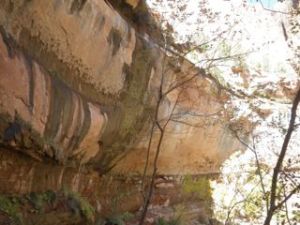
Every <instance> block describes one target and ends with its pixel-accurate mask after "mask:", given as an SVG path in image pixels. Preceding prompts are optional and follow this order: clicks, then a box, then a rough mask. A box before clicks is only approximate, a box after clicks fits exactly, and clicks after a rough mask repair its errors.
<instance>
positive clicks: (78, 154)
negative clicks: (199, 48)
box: [0, 0, 240, 174]
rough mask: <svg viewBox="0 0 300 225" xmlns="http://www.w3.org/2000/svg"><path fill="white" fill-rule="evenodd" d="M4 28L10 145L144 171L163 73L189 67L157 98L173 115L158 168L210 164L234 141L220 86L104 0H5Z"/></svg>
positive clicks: (5, 135)
mask: <svg viewBox="0 0 300 225" xmlns="http://www.w3.org/2000/svg"><path fill="white" fill-rule="evenodd" d="M132 2H133V3H132ZM134 2H135V1H130V4H131V3H132V4H135V3H134ZM0 30H1V40H0V51H1V52H0V93H1V95H0V144H1V145H2V146H5V147H6V148H10V149H13V150H18V151H21V152H23V153H26V154H28V155H30V156H32V157H34V158H36V159H38V160H41V161H43V160H44V161H45V160H46V161H47V160H48V159H49V158H51V159H54V160H55V161H58V162H61V163H64V164H68V163H70V164H73V163H76V164H83V163H89V164H92V166H93V167H95V168H97V169H98V170H100V171H101V172H102V173H105V172H107V171H109V170H111V169H112V168H113V167H115V166H116V167H115V170H114V171H115V172H117V173H120V172H121V173H124V172H126V173H128V172H141V171H142V170H143V166H144V163H145V156H146V154H147V143H148V140H149V130H151V118H153V114H154V112H155V106H156V99H157V95H158V91H159V88H160V84H161V81H162V79H161V77H162V76H164V77H166V78H165V80H164V89H165V90H168V89H169V88H172V86H173V85H174V84H176V83H178V82H180V81H182V80H183V79H186V78H189V76H193V74H197V78H195V79H191V80H190V82H186V83H185V85H183V86H181V87H180V88H176V89H174V91H172V92H170V93H169V94H168V95H166V98H165V100H164V102H163V104H162V106H161V107H160V110H159V114H160V118H162V119H164V118H165V117H166V116H168V115H169V114H170V112H171V111H172V109H173V108H174V107H173V106H174V105H175V103H176V110H175V111H173V112H175V114H176V115H178V116H177V117H176V118H175V119H174V118H173V117H172V121H171V122H170V124H169V125H168V127H167V132H166V136H165V138H164V141H163V151H162V153H161V157H160V161H159V172H160V173H164V174H178V173H180V174H183V173H211V172H216V171H217V170H218V168H219V166H220V164H221V163H222V162H223V161H224V160H225V159H226V158H227V157H228V156H229V155H230V154H231V153H232V152H233V151H235V150H236V149H237V148H239V147H240V146H239V144H238V143H237V141H236V140H235V139H234V138H233V137H232V136H231V134H230V132H229V130H228V128H227V127H228V124H227V122H228V118H227V115H225V113H224V111H223V106H224V102H225V101H226V95H225V94H224V93H222V92H220V91H219V90H217V88H216V86H215V85H214V84H213V82H212V81H210V80H209V79H207V78H206V77H204V76H201V74H202V75H203V73H202V71H200V70H198V69H196V68H194V66H193V65H192V64H190V63H189V62H187V61H183V62H182V61H181V62H179V61H176V60H175V61H174V60H173V58H172V57H169V56H166V54H165V53H164V51H163V50H162V49H161V48H159V47H158V46H157V45H156V44H155V43H154V42H153V41H151V39H150V38H149V35H147V34H146V33H139V32H137V30H138V29H136V28H133V26H132V25H129V23H127V22H126V20H125V19H123V18H122V17H121V16H120V15H119V13H118V12H117V11H115V10H114V9H113V8H112V6H111V5H110V4H108V3H106V1H102V0H89V1H80V0H51V1H40V0H31V1H28V0H14V1H12V0H4V2H3V4H1V5H0ZM141 30H142V29H141ZM178 99H179V100H178ZM179 115H180V117H179ZM173 119H174V120H173ZM156 133H157V132H156ZM157 139H158V136H157V135H154V138H153V140H154V142H153V143H154V144H153V147H152V148H151V151H150V159H151V158H153V153H154V152H155V149H156V147H155V143H156V142H157Z"/></svg>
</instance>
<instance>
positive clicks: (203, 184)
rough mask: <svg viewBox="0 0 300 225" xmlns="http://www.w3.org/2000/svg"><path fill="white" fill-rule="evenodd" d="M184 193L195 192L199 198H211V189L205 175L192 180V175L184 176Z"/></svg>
mask: <svg viewBox="0 0 300 225" xmlns="http://www.w3.org/2000/svg"><path fill="white" fill-rule="evenodd" d="M183 191H184V193H196V194H197V196H198V197H199V198H200V199H203V200H211V194H212V190H211V187H210V183H209V180H208V178H207V177H200V178H197V179H195V180H193V178H192V176H189V175H188V176H186V177H185V178H184V181H183Z"/></svg>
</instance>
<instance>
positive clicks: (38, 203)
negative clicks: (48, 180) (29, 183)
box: [26, 190, 56, 212]
mask: <svg viewBox="0 0 300 225" xmlns="http://www.w3.org/2000/svg"><path fill="white" fill-rule="evenodd" d="M26 198H27V200H28V201H29V202H30V203H31V204H32V205H33V207H34V208H35V209H36V210H38V212H41V211H42V210H43V207H44V206H45V204H50V203H52V202H54V200H55V199H56V194H55V192H53V191H50V190H49V191H46V192H43V193H35V192H32V193H30V194H29V195H27V196H26Z"/></svg>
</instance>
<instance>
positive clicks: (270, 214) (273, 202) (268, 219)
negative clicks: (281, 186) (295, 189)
mask: <svg viewBox="0 0 300 225" xmlns="http://www.w3.org/2000/svg"><path fill="white" fill-rule="evenodd" d="M299 101H300V88H299V90H298V92H297V95H296V97H295V99H294V101H293V106H292V109H291V119H290V123H289V128H288V130H287V133H286V135H285V138H284V142H283V144H282V147H281V151H280V154H279V157H278V159H277V163H276V166H275V168H274V172H273V176H272V184H271V195H270V204H269V205H270V208H269V209H268V212H267V216H266V219H265V222H264V225H270V222H271V220H272V217H273V215H274V212H275V210H276V209H278V207H277V206H276V197H277V196H276V194H277V183H278V176H279V172H280V170H281V167H282V163H283V160H284V157H285V154H286V151H287V149H288V145H289V142H290V139H291V136H292V133H293V130H294V125H295V120H296V116H297V107H298V104H299Z"/></svg>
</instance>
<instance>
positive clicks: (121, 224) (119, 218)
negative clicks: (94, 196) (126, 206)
mask: <svg viewBox="0 0 300 225" xmlns="http://www.w3.org/2000/svg"><path fill="white" fill-rule="evenodd" d="M133 217H134V216H133V214H131V213H130V212H125V213H123V214H120V215H113V216H111V217H109V218H108V221H109V222H111V223H112V224H117V225H125V222H126V221H128V220H130V219H132V218H133Z"/></svg>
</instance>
